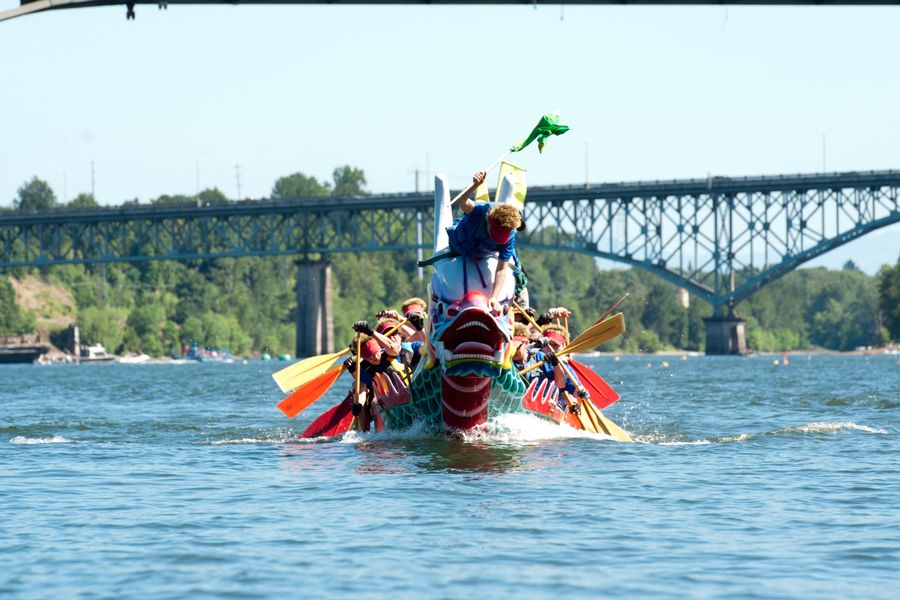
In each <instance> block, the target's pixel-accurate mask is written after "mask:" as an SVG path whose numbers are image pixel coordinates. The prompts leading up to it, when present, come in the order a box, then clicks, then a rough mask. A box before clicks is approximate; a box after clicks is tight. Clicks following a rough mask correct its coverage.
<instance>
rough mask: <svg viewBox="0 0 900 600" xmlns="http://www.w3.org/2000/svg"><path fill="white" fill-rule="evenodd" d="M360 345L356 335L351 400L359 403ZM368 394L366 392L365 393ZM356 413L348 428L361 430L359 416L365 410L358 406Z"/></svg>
mask: <svg viewBox="0 0 900 600" xmlns="http://www.w3.org/2000/svg"><path fill="white" fill-rule="evenodd" d="M360 346H362V342H361V341H360V337H359V336H356V390H355V391H356V393H355V394H354V396H353V402H354V403H355V404H359V378H360V375H362V369H361V368H360V364H361V363H362V356H361V355H360V352H359V350H360ZM367 395H368V394H367ZM360 408H361V410H360V411H359V414H358V415H353V420H352V421H350V429H356V430H358V431H362V427H361V425H360V422H361V421H362V419H361V418H360V417H362V416H363V413H364V412H365V407H360Z"/></svg>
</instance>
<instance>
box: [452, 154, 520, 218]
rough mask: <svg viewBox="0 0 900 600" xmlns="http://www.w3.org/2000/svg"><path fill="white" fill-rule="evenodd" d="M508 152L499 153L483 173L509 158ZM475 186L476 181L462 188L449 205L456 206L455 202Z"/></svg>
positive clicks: (473, 189)
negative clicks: (498, 156)
mask: <svg viewBox="0 0 900 600" xmlns="http://www.w3.org/2000/svg"><path fill="white" fill-rule="evenodd" d="M510 154H512V150H507V151H506V152H504V153H503V154H501V155H500V158H498V159H497V160H495V161H494V163H493V164H492V165H491V166H489V167H488V168H487V169H485V170H484V171H485V173H488V172H490V171H493V170H494V167H496V166H497V165H499V164H500V163H501V162H503V161H504V160H506V159H507V158H509V155H510ZM477 187H478V184H476V183H472V184H471V185H469V187H467V188H466V189H464V190H463V191H461V192H460V193H458V194H457V195H456V197H455V198H453V200H451V201H450V206H451V207H453V206H456V203H457V202H459V201H460V200H462V199H463V198H466V197H467V196H468V195H469V194H471V193H472V192H474V191H475V188H477Z"/></svg>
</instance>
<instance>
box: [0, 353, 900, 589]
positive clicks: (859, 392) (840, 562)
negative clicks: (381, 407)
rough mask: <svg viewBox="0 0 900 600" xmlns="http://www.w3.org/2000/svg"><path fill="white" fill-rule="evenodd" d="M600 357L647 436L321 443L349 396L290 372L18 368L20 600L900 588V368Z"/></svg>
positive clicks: (9, 391) (8, 465)
mask: <svg viewBox="0 0 900 600" xmlns="http://www.w3.org/2000/svg"><path fill="white" fill-rule="evenodd" d="M663 360H667V361H668V362H669V365H668V367H664V366H663V364H662V361H663ZM584 362H587V363H589V364H591V365H592V366H594V367H595V368H596V369H597V370H598V371H599V372H600V373H601V374H603V375H604V376H605V377H606V378H607V380H608V381H609V382H610V383H611V384H612V385H613V386H614V387H616V389H617V390H619V392H620V393H621V394H622V400H621V401H620V402H618V403H617V404H614V405H613V406H611V407H609V408H608V409H607V410H606V411H604V413H605V414H606V415H607V416H609V417H610V418H612V419H613V420H615V421H616V422H618V423H619V424H621V425H622V426H624V427H625V429H627V430H628V431H629V432H631V433H632V435H634V436H635V438H636V440H637V443H633V444H623V443H616V442H612V441H609V440H603V439H598V438H596V437H592V436H589V435H585V434H581V435H579V434H576V433H575V432H572V431H567V430H565V429H563V428H560V427H557V426H555V425H550V424H545V423H543V422H541V421H538V420H536V419H534V418H532V417H527V416H520V417H517V418H507V419H504V420H501V421H499V422H496V423H494V424H492V428H491V432H490V433H489V434H488V435H484V436H481V437H479V438H477V439H471V440H445V439H437V438H433V437H429V436H427V435H424V434H422V433H419V432H416V431H410V432H405V433H400V434H397V433H394V434H371V435H366V436H362V437H359V436H348V437H347V438H345V439H343V440H340V441H336V442H317V443H307V442H300V441H297V440H295V436H296V434H297V433H299V432H300V431H302V430H303V428H304V427H305V425H306V424H307V423H309V422H310V421H311V420H312V418H313V417H315V416H317V415H318V414H319V413H320V412H322V411H324V410H325V409H327V408H328V407H329V406H331V405H332V404H334V403H335V402H337V401H338V400H340V399H341V397H342V396H343V394H344V392H345V391H346V389H347V387H348V386H349V380H341V381H340V382H339V383H338V385H337V386H336V388H335V389H334V390H333V391H332V392H330V393H329V395H328V396H326V397H325V398H324V399H323V400H320V401H319V402H318V403H317V404H316V405H314V406H313V407H312V408H310V409H309V410H308V411H307V413H304V414H301V415H300V416H299V417H298V418H297V419H296V420H294V421H291V420H288V419H286V418H285V417H284V416H283V415H281V413H280V412H278V411H277V410H276V409H275V408H274V405H275V404H276V403H277V401H278V400H279V399H280V395H279V393H278V390H277V388H276V387H275V385H274V384H273V382H272V380H271V378H270V377H269V375H270V374H271V372H273V371H274V370H276V369H278V368H280V367H283V366H284V364H283V363H282V364H275V363H263V362H253V361H251V362H250V364H248V365H241V364H233V365H222V364H219V365H215V364H191V365H84V366H80V367H79V366H76V365H53V366H49V367H39V366H31V365H28V366H3V367H0V477H2V478H0V511H2V512H0V514H2V520H0V565H3V568H2V569H0V596H5V597H13V598H125V597H132V598H133V597H139V598H270V597H276V596H287V597H301V598H307V597H310V598H325V597H329V598H333V597H363V598H381V597H390V598H423V597H424V598H469V597H473V598H475V597H488V598H548V597H551V596H560V597H567V598H572V597H577V598H596V597H608V598H647V597H654V598H657V597H660V598H662V597H667V598H668V597H671V598H682V597H683V598H804V599H806V598H848V597H858V598H891V599H893V598H896V597H898V592H900V361H898V357H891V356H872V357H864V356H818V355H814V356H811V357H807V356H792V357H791V359H790V364H789V365H786V366H785V365H781V364H779V365H777V366H776V365H774V364H773V357H753V358H736V357H735V358H731V357H729V358H724V357H723V358H713V357H689V358H687V359H685V360H682V359H681V358H680V357H669V358H665V359H663V358H660V357H649V358H648V357H636V356H635V357H623V358H622V359H621V360H620V361H614V360H613V358H611V357H598V358H589V359H585V361H584Z"/></svg>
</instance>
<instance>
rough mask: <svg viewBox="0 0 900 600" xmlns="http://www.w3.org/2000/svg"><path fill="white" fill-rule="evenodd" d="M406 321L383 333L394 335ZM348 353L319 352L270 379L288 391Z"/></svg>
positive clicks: (313, 376)
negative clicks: (319, 353)
mask: <svg viewBox="0 0 900 600" xmlns="http://www.w3.org/2000/svg"><path fill="white" fill-rule="evenodd" d="M408 322H409V319H403V320H402V321H400V323H398V324H397V326H396V327H392V328H391V329H390V330H388V332H387V333H386V334H385V335H386V336H388V337H390V336H392V335H394V334H395V333H397V331H398V330H399V329H400V328H401V327H403V326H404V325H406V324H407V323H408ZM349 353H350V349H349V348H347V349H346V350H341V351H340V352H334V353H332V354H321V355H319V356H310V357H309V358H304V359H303V360H300V361H297V362H295V363H294V364H292V365H290V366H288V367H285V368H284V369H281V370H280V371H278V372H276V373H274V374H273V375H272V379H274V380H275V383H277V384H278V387H280V388H281V391H282V392H289V391H291V390H293V389H296V388H298V387H300V386H301V385H304V384H307V383H309V382H310V381H312V380H313V379H315V378H317V377H319V376H320V375H323V374H324V373H325V372H326V371H328V369H330V368H331V366H332V365H333V364H334V363H336V362H337V361H338V360H340V359H342V358H343V357H344V356H345V355H346V354H349Z"/></svg>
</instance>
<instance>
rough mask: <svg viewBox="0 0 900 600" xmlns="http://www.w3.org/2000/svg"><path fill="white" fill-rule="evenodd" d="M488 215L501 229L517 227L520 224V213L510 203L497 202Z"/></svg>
mask: <svg viewBox="0 0 900 600" xmlns="http://www.w3.org/2000/svg"><path fill="white" fill-rule="evenodd" d="M488 215H489V216H490V217H491V218H492V219H493V220H494V222H495V223H497V225H499V226H500V227H502V228H503V229H510V230H512V229H518V228H519V227H521V226H522V213H520V212H519V209H518V208H516V207H515V206H512V205H510V204H498V205H497V206H495V207H493V208H492V209H491V210H490V212H489V213H488Z"/></svg>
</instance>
